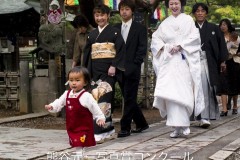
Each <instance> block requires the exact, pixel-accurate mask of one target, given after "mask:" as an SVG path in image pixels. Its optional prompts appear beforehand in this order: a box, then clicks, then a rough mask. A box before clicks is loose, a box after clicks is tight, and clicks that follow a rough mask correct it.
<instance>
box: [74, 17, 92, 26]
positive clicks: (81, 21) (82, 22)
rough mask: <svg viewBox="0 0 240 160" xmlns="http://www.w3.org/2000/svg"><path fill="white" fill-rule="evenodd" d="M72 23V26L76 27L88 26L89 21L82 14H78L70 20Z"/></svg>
mask: <svg viewBox="0 0 240 160" xmlns="http://www.w3.org/2000/svg"><path fill="white" fill-rule="evenodd" d="M72 25H73V27H74V28H78V27H86V28H88V27H89V22H88V20H87V18H86V17H85V16H84V15H82V14H79V15H77V16H76V17H75V18H74V20H73V21H72Z"/></svg>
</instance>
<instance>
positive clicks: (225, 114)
mask: <svg viewBox="0 0 240 160" xmlns="http://www.w3.org/2000/svg"><path fill="white" fill-rule="evenodd" d="M227 114H228V111H226V112H224V111H222V112H221V114H220V116H221V117H223V116H227Z"/></svg>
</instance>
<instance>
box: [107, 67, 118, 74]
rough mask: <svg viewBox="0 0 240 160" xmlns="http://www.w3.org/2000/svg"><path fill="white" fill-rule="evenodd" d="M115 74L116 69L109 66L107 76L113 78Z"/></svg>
mask: <svg viewBox="0 0 240 160" xmlns="http://www.w3.org/2000/svg"><path fill="white" fill-rule="evenodd" d="M115 73H116V67H113V66H110V67H109V69H108V75H109V76H115Z"/></svg>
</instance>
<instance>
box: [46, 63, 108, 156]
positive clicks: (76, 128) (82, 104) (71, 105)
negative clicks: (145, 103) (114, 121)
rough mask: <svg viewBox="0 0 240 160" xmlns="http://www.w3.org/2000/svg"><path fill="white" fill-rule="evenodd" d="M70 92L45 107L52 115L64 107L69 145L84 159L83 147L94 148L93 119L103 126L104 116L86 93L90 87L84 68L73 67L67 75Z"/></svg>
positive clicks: (87, 74)
mask: <svg viewBox="0 0 240 160" xmlns="http://www.w3.org/2000/svg"><path fill="white" fill-rule="evenodd" d="M68 82H69V87H70V90H68V91H65V92H64V93H63V95H62V96H61V97H60V98H59V99H56V100H55V101H54V102H52V103H50V104H48V105H45V108H46V109H47V110H48V111H49V112H52V113H56V112H59V111H60V110H61V109H62V108H63V107H64V106H66V128H67V133H68V136H69V143H70V145H71V146H72V147H75V148H76V153H77V154H78V156H79V157H85V155H84V147H91V146H95V145H96V142H95V139H94V130H93V119H96V122H97V124H98V125H99V126H104V124H105V116H104V114H103V113H102V111H101V110H100V108H99V106H98V104H97V102H96V101H95V100H94V98H93V96H92V95H91V94H90V93H89V92H88V90H89V89H90V85H91V79H90V75H89V72H88V70H87V69H86V68H84V67H80V66H78V67H74V68H72V69H71V70H70V71H69V73H68Z"/></svg>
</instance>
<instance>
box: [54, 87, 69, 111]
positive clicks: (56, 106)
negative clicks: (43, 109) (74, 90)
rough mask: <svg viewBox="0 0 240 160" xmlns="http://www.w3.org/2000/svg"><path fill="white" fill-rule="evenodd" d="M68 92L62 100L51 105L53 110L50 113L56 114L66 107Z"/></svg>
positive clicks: (62, 96) (57, 100)
mask: <svg viewBox="0 0 240 160" xmlns="http://www.w3.org/2000/svg"><path fill="white" fill-rule="evenodd" d="M67 92H68V91H65V92H64V93H63V94H62V95H61V97H60V98H58V99H56V100H55V101H54V102H52V103H50V104H49V105H51V106H52V107H53V109H52V110H49V112H51V113H56V112H59V111H61V109H62V108H63V107H64V106H65V105H66V98H67Z"/></svg>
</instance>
